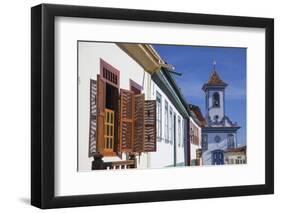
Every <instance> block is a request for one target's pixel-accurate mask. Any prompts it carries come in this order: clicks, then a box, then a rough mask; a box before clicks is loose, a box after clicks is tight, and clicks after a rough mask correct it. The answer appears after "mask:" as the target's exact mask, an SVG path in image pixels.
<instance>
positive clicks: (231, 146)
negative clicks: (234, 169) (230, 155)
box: [227, 134, 235, 149]
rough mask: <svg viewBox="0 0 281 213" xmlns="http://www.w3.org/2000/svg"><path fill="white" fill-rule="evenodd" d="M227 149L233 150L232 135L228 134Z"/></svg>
mask: <svg viewBox="0 0 281 213" xmlns="http://www.w3.org/2000/svg"><path fill="white" fill-rule="evenodd" d="M227 148H228V149H232V148H235V144H234V135H233V134H228V135H227Z"/></svg>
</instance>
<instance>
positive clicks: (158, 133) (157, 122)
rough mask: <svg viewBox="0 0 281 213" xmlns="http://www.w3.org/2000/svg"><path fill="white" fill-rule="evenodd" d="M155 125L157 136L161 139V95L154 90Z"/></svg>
mask: <svg viewBox="0 0 281 213" xmlns="http://www.w3.org/2000/svg"><path fill="white" fill-rule="evenodd" d="M156 103H157V105H156V108H157V109H156V112H157V117H156V118H157V119H156V127H157V132H156V133H157V138H158V139H160V140H161V137H162V97H161V95H160V93H159V92H157V91H156Z"/></svg>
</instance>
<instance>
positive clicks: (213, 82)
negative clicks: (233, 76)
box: [202, 69, 227, 90]
mask: <svg viewBox="0 0 281 213" xmlns="http://www.w3.org/2000/svg"><path fill="white" fill-rule="evenodd" d="M208 86H223V87H226V86H227V83H225V82H224V81H223V80H222V79H221V78H220V76H219V74H218V72H217V71H216V70H215V69H214V70H213V71H212V73H211V75H210V78H209V80H208V82H207V83H205V84H204V85H203V88H202V89H203V90H205V89H206V87H208Z"/></svg>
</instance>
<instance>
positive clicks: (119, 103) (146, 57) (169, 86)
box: [78, 41, 188, 171]
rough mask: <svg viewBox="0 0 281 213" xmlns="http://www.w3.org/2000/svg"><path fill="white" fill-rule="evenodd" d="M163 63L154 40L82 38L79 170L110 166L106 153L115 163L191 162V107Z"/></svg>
mask: <svg viewBox="0 0 281 213" xmlns="http://www.w3.org/2000/svg"><path fill="white" fill-rule="evenodd" d="M162 64H164V63H163V62H162V61H161V58H160V56H159V55H158V54H157V52H156V51H155V50H154V49H153V48H152V47H151V46H150V45H142V44H116V43H103V42H86V41H80V42H78V111H79V113H78V115H79V116H78V170H79V171H89V170H92V169H105V168H103V167H100V166H101V165H100V164H98V163H97V162H100V159H101V158H102V161H103V162H104V163H105V164H106V165H110V168H114V169H115V168H120V169H121V168H122V169H123V168H129V167H130V166H132V167H131V168H163V167H172V166H184V165H187V155H188V152H187V131H188V127H187V120H186V118H187V111H186V109H185V107H184V100H183V99H182V96H181V94H180V93H179V92H178V91H177V92H175V91H174V90H175V89H177V88H176V86H175V83H174V82H173V81H172V80H171V79H172V78H171V76H170V75H169V74H168V71H167V70H163V69H162V67H161V66H162ZM152 76H154V78H152ZM157 76H158V77H157ZM159 76H161V77H160V78H159ZM159 79H160V81H159ZM161 82H162V83H161ZM159 85H160V86H159ZM97 156H98V157H97ZM101 156H102V157H101ZM94 159H95V160H94ZM132 159H133V160H132ZM132 161H134V165H131V162H132ZM128 163H129V164H128ZM102 165H103V164H102ZM108 168H109V167H107V169H108Z"/></svg>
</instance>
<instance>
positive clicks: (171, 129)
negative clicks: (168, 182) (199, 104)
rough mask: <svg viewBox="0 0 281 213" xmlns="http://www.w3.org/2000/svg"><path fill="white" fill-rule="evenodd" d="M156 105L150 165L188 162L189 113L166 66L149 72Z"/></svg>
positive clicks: (155, 166)
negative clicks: (154, 131)
mask: <svg viewBox="0 0 281 213" xmlns="http://www.w3.org/2000/svg"><path fill="white" fill-rule="evenodd" d="M152 80H153V82H152V88H151V91H152V95H151V96H152V97H153V98H152V99H154V98H155V99H156V106H157V110H156V111H157V117H156V122H157V124H156V126H157V151H156V152H153V153H152V152H151V153H149V156H150V166H151V168H163V167H173V166H185V165H188V154H189V152H188V126H189V122H188V120H189V115H188V111H187V109H186V108H185V105H186V102H185V100H184V98H183V96H182V94H181V92H180V89H179V88H178V86H177V85H176V83H175V81H174V79H173V77H172V75H171V74H170V71H169V69H168V68H167V66H165V65H163V66H162V68H161V69H160V71H158V72H155V73H154V74H153V75H152Z"/></svg>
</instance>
